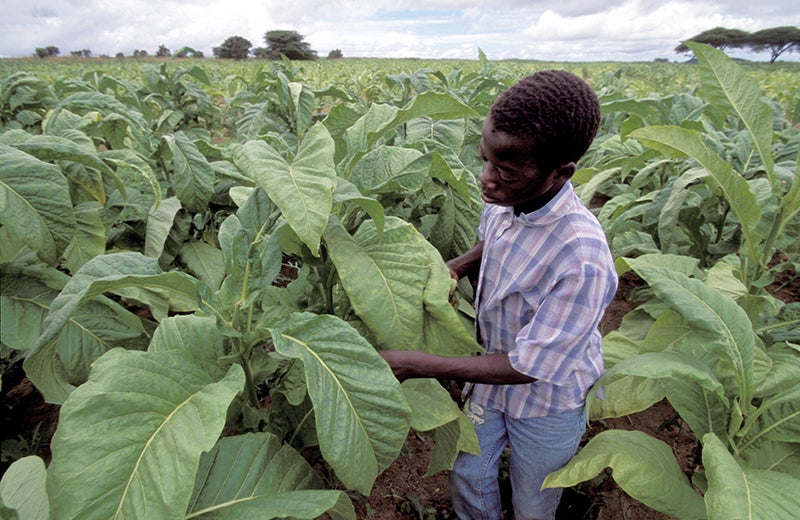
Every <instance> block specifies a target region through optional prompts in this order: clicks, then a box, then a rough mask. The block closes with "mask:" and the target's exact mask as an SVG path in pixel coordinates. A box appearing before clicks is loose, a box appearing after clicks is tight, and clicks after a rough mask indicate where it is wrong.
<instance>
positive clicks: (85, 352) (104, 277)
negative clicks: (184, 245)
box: [23, 253, 201, 403]
mask: <svg viewBox="0 0 800 520" xmlns="http://www.w3.org/2000/svg"><path fill="white" fill-rule="evenodd" d="M200 290H201V284H200V282H198V281H197V280H196V279H194V278H192V277H191V276H189V275H187V274H185V273H180V272H177V271H174V272H170V273H164V272H162V271H161V269H160V268H159V267H158V261H157V260H156V259H154V258H147V257H145V256H142V255H140V254H138V253H116V254H113V255H101V256H98V257H95V258H93V259H92V260H90V261H89V262H87V263H86V265H84V266H83V267H82V268H81V269H80V270H79V271H78V272H76V273H75V275H74V276H73V277H72V278H70V279H69V281H68V282H67V283H66V284H65V285H64V288H63V289H62V290H61V292H60V293H59V294H58V296H56V297H55V298H54V299H53V300H52V302H51V303H50V312H49V313H48V315H47V318H46V319H45V321H44V323H43V325H42V328H41V329H42V332H41V334H40V335H39V338H38V339H37V340H36V342H35V344H34V345H33V347H32V349H31V353H30V354H29V355H28V356H27V358H26V359H25V362H24V365H23V366H24V368H25V371H26V373H27V374H28V375H29V377H30V378H31V380H32V381H33V382H34V384H35V385H36V387H37V388H38V389H39V390H40V391H41V392H42V393H43V394H44V396H45V399H46V400H47V401H48V402H55V403H60V402H63V400H64V398H65V397H66V393H67V392H68V391H69V385H68V383H69V381H70V380H71V379H81V378H82V377H84V376H85V371H86V370H87V369H88V366H89V364H90V363H91V362H92V361H93V360H94V358H95V357H97V355H99V354H101V353H102V352H104V351H106V350H107V349H109V348H111V347H113V346H118V345H119V344H120V343H119V342H120V341H125V340H127V339H130V338H132V337H135V336H138V334H139V331H141V323H140V322H139V321H138V318H136V316H135V315H133V314H130V313H129V312H128V311H126V310H124V309H122V308H121V307H120V306H119V305H118V304H115V303H113V302H111V301H110V300H106V299H98V300H95V299H96V298H97V297H99V296H101V295H102V294H103V293H104V292H106V291H114V292H117V293H119V294H123V295H126V296H130V297H134V298H135V299H136V300H137V301H143V302H147V303H148V304H149V305H150V306H151V309H153V311H154V312H153V313H154V314H155V315H158V316H159V317H160V318H162V319H163V318H165V317H166V314H167V310H168V309H169V308H170V306H172V305H173V304H177V305H178V306H179V307H180V308H183V309H187V310H191V308H197V307H198V306H199V304H200V296H199V293H200ZM68 370H71V371H72V376H70V375H68V373H67V372H68ZM76 371H79V372H76Z"/></svg>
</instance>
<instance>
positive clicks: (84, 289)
mask: <svg viewBox="0 0 800 520" xmlns="http://www.w3.org/2000/svg"><path fill="white" fill-rule="evenodd" d="M129 288H131V290H130V291H128V290H127V289H129ZM148 290H153V291H156V293H155V294H156V295H157V296H156V297H160V298H163V300H164V301H163V302H156V303H158V304H159V305H162V306H163V313H164V316H163V317H166V316H165V314H166V312H165V311H166V309H167V308H168V307H169V303H170V302H173V301H174V302H179V303H180V304H181V305H182V306H183V305H193V306H194V307H195V308H197V307H198V306H199V303H200V295H199V291H200V284H199V282H198V281H197V280H195V279H194V278H192V277H190V276H188V275H186V274H184V273H180V272H178V271H173V272H169V273H164V272H163V271H161V269H160V268H159V267H158V261H157V260H156V259H154V258H148V257H145V256H142V255H140V254H138V253H115V254H110V255H102V256H98V257H95V258H93V259H92V260H91V261H90V262H88V263H87V264H86V265H84V266H83V268H81V269H80V270H79V271H78V272H77V273H75V275H74V276H73V277H72V278H71V279H70V281H69V282H67V284H66V285H65V286H64V289H62V290H61V293H60V294H59V295H58V296H57V297H56V299H55V300H53V303H52V306H51V311H50V314H49V315H48V316H47V320H46V321H45V330H44V332H42V335H41V336H40V337H39V340H38V343H37V345H36V347H35V348H40V347H42V346H43V345H45V344H47V343H48V342H50V341H52V339H53V338H54V337H55V336H56V335H57V334H58V333H59V331H60V330H61V328H62V327H64V325H65V324H66V323H67V320H69V318H70V316H72V315H73V314H74V313H75V311H76V309H77V308H78V307H79V306H80V305H81V304H82V303H83V302H85V301H87V300H89V299H91V298H93V297H95V296H99V295H100V294H103V293H104V292H106V291H115V292H120V293H123V294H126V295H127V294H130V295H132V296H136V297H142V298H145V297H147V296H148V293H147V292H146V291H148ZM158 291H163V292H160V293H159V292H158ZM189 310H193V309H189Z"/></svg>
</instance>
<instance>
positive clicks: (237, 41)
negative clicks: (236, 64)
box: [213, 36, 253, 60]
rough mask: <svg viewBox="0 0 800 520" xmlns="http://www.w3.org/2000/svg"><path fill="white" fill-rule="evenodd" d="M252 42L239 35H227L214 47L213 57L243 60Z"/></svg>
mask: <svg viewBox="0 0 800 520" xmlns="http://www.w3.org/2000/svg"><path fill="white" fill-rule="evenodd" d="M252 46H253V44H252V43H250V40H247V39H245V38H242V37H241V36H229V37H228V38H226V39H225V41H224V42H222V45H220V46H219V47H214V49H213V52H214V57H215V58H223V59H231V60H244V59H246V58H247V55H248V54H249V53H250V47H252Z"/></svg>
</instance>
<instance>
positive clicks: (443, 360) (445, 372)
mask: <svg viewBox="0 0 800 520" xmlns="http://www.w3.org/2000/svg"><path fill="white" fill-rule="evenodd" d="M380 354H381V356H383V358H384V359H385V360H386V361H387V362H388V363H389V366H391V367H392V371H393V372H394V374H395V376H396V377H397V378H398V379H399V380H400V381H404V380H406V379H412V378H426V377H430V378H436V379H452V380H455V381H462V382H472V383H484V384H493V385H499V384H505V385H511V384H522V383H532V382H533V381H535V379H534V378H532V377H530V376H526V375H525V374H522V373H521V372H517V371H516V370H514V368H513V367H512V366H511V363H510V362H509V360H508V355H507V354H486V355H483V356H474V357H447V356H437V355H435V354H428V353H426V352H418V351H413V350H384V351H381V353H380Z"/></svg>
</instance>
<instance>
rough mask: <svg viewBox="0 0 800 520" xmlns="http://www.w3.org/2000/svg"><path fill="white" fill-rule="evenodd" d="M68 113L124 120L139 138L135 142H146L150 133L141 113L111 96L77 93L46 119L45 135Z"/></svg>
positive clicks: (62, 101) (61, 103)
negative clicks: (97, 113)
mask: <svg viewBox="0 0 800 520" xmlns="http://www.w3.org/2000/svg"><path fill="white" fill-rule="evenodd" d="M66 111H72V112H76V113H79V112H80V113H85V112H99V113H101V114H102V115H103V116H105V118H116V117H119V118H122V119H124V120H125V121H126V122H128V124H129V125H130V129H131V132H132V133H133V135H134V137H136V138H138V139H134V142H137V141H139V142H141V143H145V142H146V139H145V136H146V135H147V132H148V131H149V127H148V124H147V121H146V120H145V118H144V116H143V115H142V114H141V112H138V111H136V110H135V109H133V108H131V107H129V106H126V105H124V104H123V103H122V102H120V101H119V100H117V99H116V98H115V97H114V96H111V95H109V94H103V93H101V92H77V93H75V94H71V95H69V96H67V97H65V98H64V99H63V100H61V102H60V103H59V104H58V106H57V107H56V108H55V110H54V111H53V112H52V113H51V114H50V115H49V116H48V118H47V119H46V121H45V124H44V125H43V126H44V130H45V133H49V130H50V128H51V127H53V126H58V121H59V118H60V117H61V116H62V113H63V112H66Z"/></svg>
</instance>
